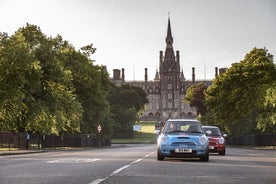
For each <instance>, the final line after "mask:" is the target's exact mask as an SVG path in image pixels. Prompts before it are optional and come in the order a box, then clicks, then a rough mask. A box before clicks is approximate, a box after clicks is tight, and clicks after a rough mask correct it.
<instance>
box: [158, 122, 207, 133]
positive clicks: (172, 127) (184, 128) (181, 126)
mask: <svg viewBox="0 0 276 184" xmlns="http://www.w3.org/2000/svg"><path fill="white" fill-rule="evenodd" d="M163 131H164V132H187V133H202V129H201V126H200V124H199V123H197V122H189V121H171V122H170V121H168V122H167V123H166V125H165V127H164V130H163Z"/></svg>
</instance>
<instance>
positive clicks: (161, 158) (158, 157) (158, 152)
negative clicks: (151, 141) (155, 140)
mask: <svg viewBox="0 0 276 184" xmlns="http://www.w3.org/2000/svg"><path fill="white" fill-rule="evenodd" d="M157 160H164V156H162V155H161V153H160V151H159V149H158V150H157Z"/></svg>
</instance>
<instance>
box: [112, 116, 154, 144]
mask: <svg viewBox="0 0 276 184" xmlns="http://www.w3.org/2000/svg"><path fill="white" fill-rule="evenodd" d="M135 125H141V130H140V131H138V132H136V131H135V132H134V136H133V139H112V140H111V143H112V144H119V143H120V144H132V143H133V144H134V143H135V144H137V143H154V142H155V140H156V134H155V132H154V131H155V121H139V122H136V123H135Z"/></svg>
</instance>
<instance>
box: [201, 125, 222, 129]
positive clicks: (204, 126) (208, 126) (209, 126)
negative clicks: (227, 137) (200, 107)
mask: <svg viewBox="0 0 276 184" xmlns="http://www.w3.org/2000/svg"><path fill="white" fill-rule="evenodd" d="M202 128H219V127H217V126H211V125H207V126H206V125H203V126H202Z"/></svg>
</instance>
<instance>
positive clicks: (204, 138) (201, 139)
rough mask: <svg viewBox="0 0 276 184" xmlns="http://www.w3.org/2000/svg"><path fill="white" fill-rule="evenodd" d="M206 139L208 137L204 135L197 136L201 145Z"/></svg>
mask: <svg viewBox="0 0 276 184" xmlns="http://www.w3.org/2000/svg"><path fill="white" fill-rule="evenodd" d="M207 140H208V139H207V138H206V137H205V136H202V137H200V138H199V143H200V144H201V145H205V144H206V142H207Z"/></svg>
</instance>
